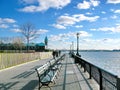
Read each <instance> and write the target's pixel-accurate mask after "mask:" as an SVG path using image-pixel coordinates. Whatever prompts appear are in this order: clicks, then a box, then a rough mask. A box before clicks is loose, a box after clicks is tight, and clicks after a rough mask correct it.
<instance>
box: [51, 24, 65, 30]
mask: <svg viewBox="0 0 120 90" xmlns="http://www.w3.org/2000/svg"><path fill="white" fill-rule="evenodd" d="M53 26H54V27H55V28H57V29H66V27H65V26H63V25H60V24H53Z"/></svg>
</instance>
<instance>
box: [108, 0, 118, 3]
mask: <svg viewBox="0 0 120 90" xmlns="http://www.w3.org/2000/svg"><path fill="white" fill-rule="evenodd" d="M107 3H111V4H118V3H120V0H107Z"/></svg>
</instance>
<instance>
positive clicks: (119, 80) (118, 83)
mask: <svg viewBox="0 0 120 90" xmlns="http://www.w3.org/2000/svg"><path fill="white" fill-rule="evenodd" d="M117 90H120V78H117Z"/></svg>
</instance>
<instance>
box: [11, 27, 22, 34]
mask: <svg viewBox="0 0 120 90" xmlns="http://www.w3.org/2000/svg"><path fill="white" fill-rule="evenodd" d="M11 31H13V32H17V33H20V32H21V30H20V29H18V28H14V29H12V30H11Z"/></svg>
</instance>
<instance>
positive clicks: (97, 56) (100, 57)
mask: <svg viewBox="0 0 120 90" xmlns="http://www.w3.org/2000/svg"><path fill="white" fill-rule="evenodd" d="M79 54H80V55H81V58H83V59H84V60H86V61H88V62H90V63H92V64H94V65H96V66H98V67H100V68H102V69H104V70H106V71H108V72H110V73H113V74H114V75H117V76H120V52H117V51H116V52H115V51H113V52H112V51H111V52H107V51H99V52H95V51H93V52H92V51H91V52H87V51H86V52H79Z"/></svg>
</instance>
